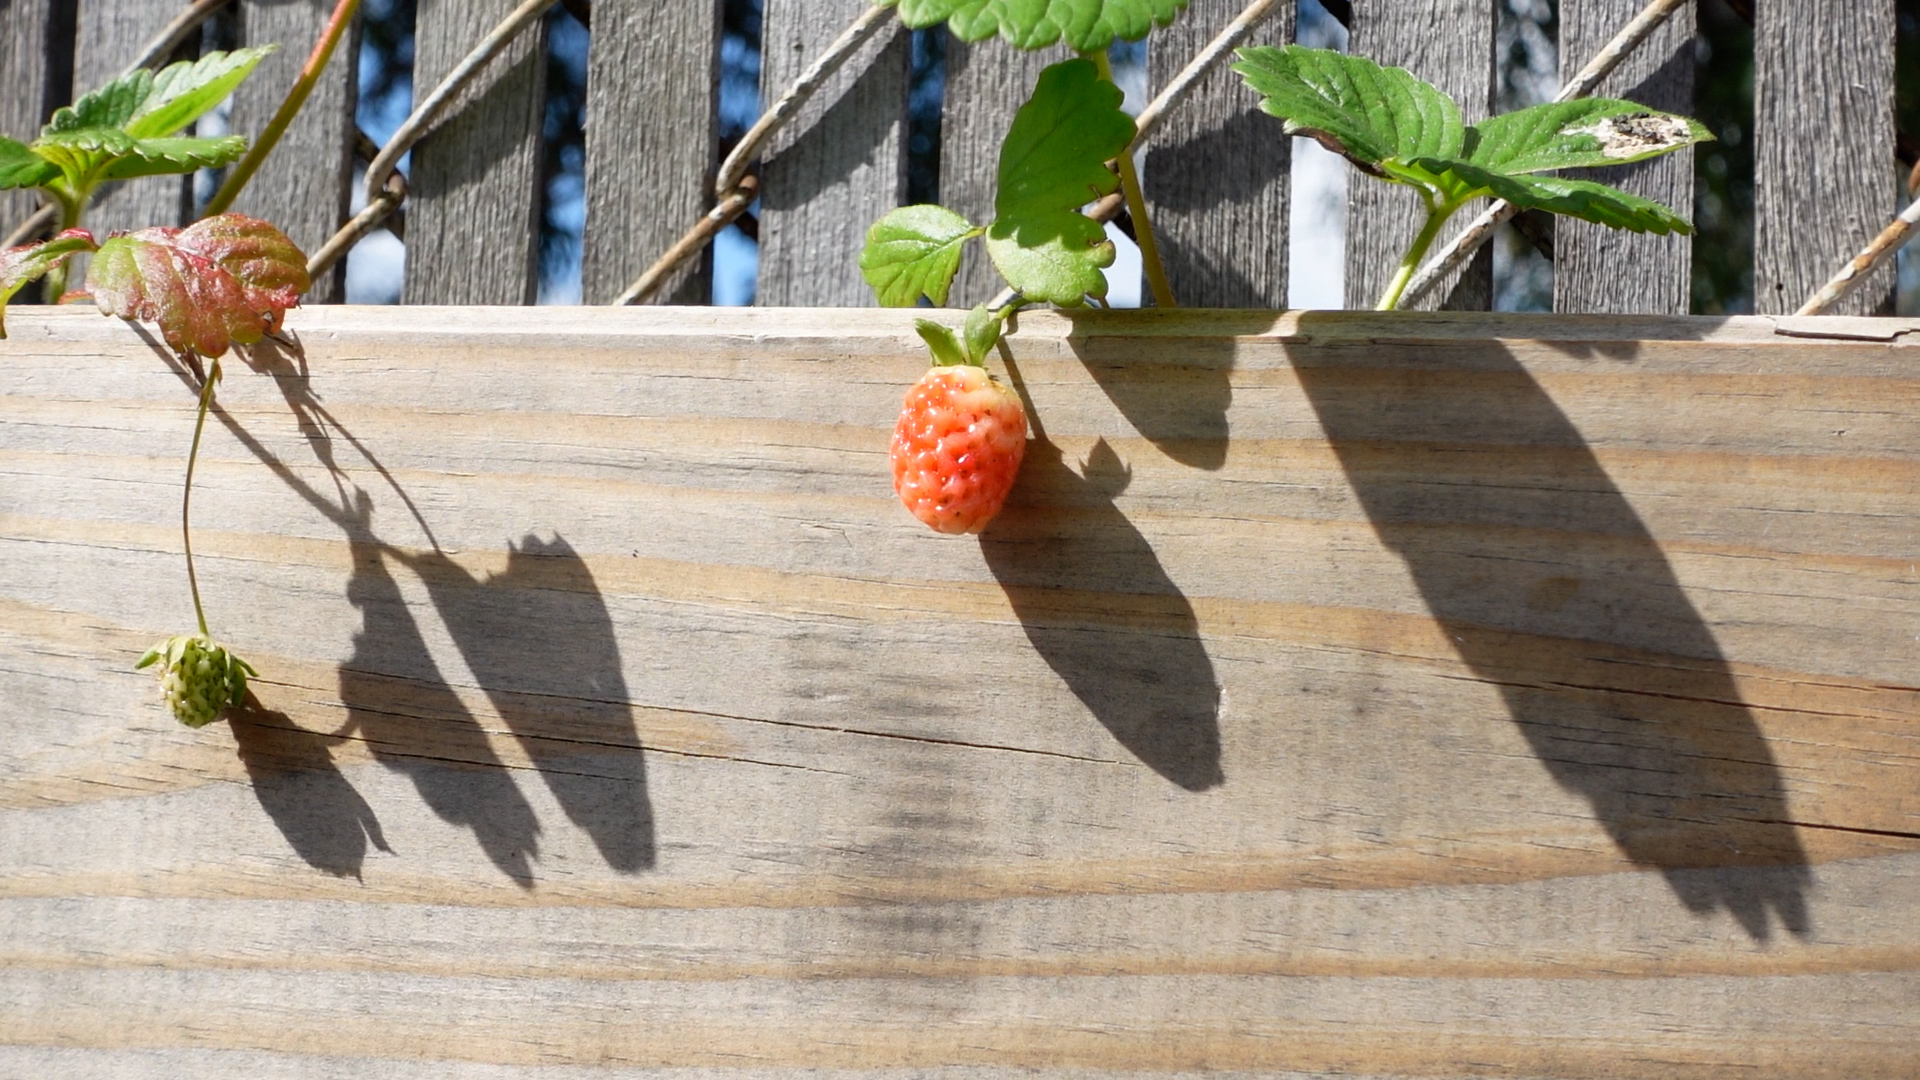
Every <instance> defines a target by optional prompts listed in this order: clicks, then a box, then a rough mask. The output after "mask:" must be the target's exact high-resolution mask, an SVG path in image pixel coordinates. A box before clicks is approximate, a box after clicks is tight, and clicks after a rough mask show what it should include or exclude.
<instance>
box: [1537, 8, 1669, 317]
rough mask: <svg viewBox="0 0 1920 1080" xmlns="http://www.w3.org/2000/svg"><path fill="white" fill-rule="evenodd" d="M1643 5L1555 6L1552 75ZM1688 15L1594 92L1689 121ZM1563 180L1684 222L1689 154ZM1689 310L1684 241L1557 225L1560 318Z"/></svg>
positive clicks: (1576, 65)
mask: <svg viewBox="0 0 1920 1080" xmlns="http://www.w3.org/2000/svg"><path fill="white" fill-rule="evenodd" d="M1645 6H1646V4H1645V3H1644V0H1563V2H1562V3H1561V5H1560V76H1561V78H1562V79H1563V80H1565V79H1571V78H1572V77H1573V76H1574V74H1575V73H1576V72H1578V71H1579V70H1580V69H1581V68H1583V67H1585V66H1586V64H1587V61H1588V60H1591V59H1592V58H1593V55H1594V54H1595V53H1597V52H1599V51H1600V49H1601V48H1602V47H1603V46H1604V45H1606V43H1607V42H1609V41H1611V40H1612V39H1613V36H1614V35H1615V34H1617V33H1619V32H1620V28H1621V27H1623V26H1625V25H1626V24H1627V22H1628V20H1630V19H1632V18H1633V17H1634V16H1635V15H1637V14H1639V13H1640V10H1641V9H1642V8H1644V7H1645ZM1693 44H1694V10H1693V7H1692V5H1687V6H1685V7H1682V8H1681V9H1680V10H1679V11H1676V12H1674V13H1673V15H1672V16H1670V17H1669V18H1668V19H1667V23H1666V25H1665V26H1662V27H1661V28H1660V29H1659V30H1657V31H1655V32H1654V35H1653V36H1652V37H1650V38H1648V39H1647V41H1646V42H1645V43H1644V44H1642V45H1641V46H1640V48H1639V49H1638V50H1637V51H1636V52H1635V53H1634V54H1633V55H1632V56H1629V57H1628V58H1627V59H1626V61H1625V62H1624V63H1622V64H1621V65H1620V67H1619V68H1617V69H1616V70H1615V71H1614V73H1613V74H1612V75H1610V76H1608V77H1607V79H1606V80H1605V81H1604V82H1602V83H1601V84H1600V85H1599V87H1598V88H1597V89H1596V90H1595V95H1596V96H1599V97H1617V98H1626V99H1627V100H1629V101H1637V102H1639V103H1640V104H1642V105H1646V106H1649V107H1651V108H1655V109H1664V110H1666V111H1668V112H1676V113H1680V114H1681V115H1684V116H1691V115H1693V68H1694V58H1693ZM1569 175H1572V176H1576V177H1581V178H1585V179H1589V180H1597V181H1599V182H1600V183H1603V184H1611V185H1613V186H1614V187H1618V188H1621V189H1623V190H1626V191H1630V192H1632V193H1634V194H1635V195H1639V196H1642V197H1644V198H1648V199H1653V200H1654V201H1656V202H1660V203H1663V204H1665V205H1667V206H1670V207H1673V208H1674V209H1675V210H1678V211H1679V212H1680V215H1681V216H1682V217H1685V218H1687V219H1688V220H1692V218H1693V151H1692V150H1690V149H1689V150H1681V151H1679V152H1677V153H1672V154H1668V155H1666V156H1665V157H1659V158H1655V159H1653V160H1652V161H1642V162H1638V163H1636V164H1633V165H1627V166H1622V167H1620V168H1615V169H1591V170H1585V171H1576V172H1574V173H1570V174H1569ZM1692 304H1693V238H1692V237H1690V236H1681V235H1679V234H1674V235H1670V236H1655V235H1653V234H1651V233H1631V232H1627V231H1625V230H1623V229H1608V228H1603V227H1601V226H1598V225H1592V224H1588V223H1587V222H1584V221H1581V220H1579V219H1577V218H1568V217H1563V218H1558V219H1556V220H1555V222H1554V233H1553V307H1554V310H1555V311H1567V312H1619V313H1634V314H1649V315H1685V314H1686V313H1687V312H1688V311H1689V310H1690V309H1691V307H1692Z"/></svg>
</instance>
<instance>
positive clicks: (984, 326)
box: [963, 304, 1007, 365]
mask: <svg viewBox="0 0 1920 1080" xmlns="http://www.w3.org/2000/svg"><path fill="white" fill-rule="evenodd" d="M1006 325H1007V320H1006V317H1005V316H1004V315H998V316H996V315H995V314H993V313H992V312H991V311H988V310H987V305H985V304H975V305H974V306H973V310H972V311H969V312H967V325H966V329H965V330H964V331H963V336H964V337H965V338H966V341H967V359H969V360H971V361H972V362H973V363H975V364H981V365H985V364H986V362H987V354H988V353H990V352H992V351H993V347H994V346H995V345H998V344H999V343H1000V332H1001V331H1002V330H1004V329H1005V328H1006Z"/></svg>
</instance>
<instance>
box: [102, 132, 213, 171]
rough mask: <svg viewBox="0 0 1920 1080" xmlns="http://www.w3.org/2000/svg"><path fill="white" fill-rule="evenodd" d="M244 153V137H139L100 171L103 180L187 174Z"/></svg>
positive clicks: (211, 166)
mask: <svg viewBox="0 0 1920 1080" xmlns="http://www.w3.org/2000/svg"><path fill="white" fill-rule="evenodd" d="M246 152H247V140H245V139H243V138H241V137H240V136H238V135H222V136H220V137H219V138H213V139H196V138H183V137H179V136H176V137H174V138H169V139H140V140H138V141H137V142H135V143H134V144H133V146H132V148H131V149H129V150H128V151H127V153H126V155H125V156H124V157H121V158H118V159H117V160H115V161H114V162H113V163H111V164H109V165H108V166H107V167H106V171H105V172H103V173H102V174H101V178H102V179H105V180H127V179H130V178H132V177H135V176H155V175H160V174H166V173H188V172H192V171H194V170H195V169H209V168H216V167H218V166H221V165H226V164H230V163H232V162H235V161H238V160H240V156H241V155H242V154H245V153H246Z"/></svg>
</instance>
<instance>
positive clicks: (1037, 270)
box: [987, 210, 1114, 307]
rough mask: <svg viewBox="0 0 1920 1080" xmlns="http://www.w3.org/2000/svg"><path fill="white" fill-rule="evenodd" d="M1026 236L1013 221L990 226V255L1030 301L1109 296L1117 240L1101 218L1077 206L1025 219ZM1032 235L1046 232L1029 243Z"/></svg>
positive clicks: (1065, 302)
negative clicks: (1109, 271)
mask: <svg viewBox="0 0 1920 1080" xmlns="http://www.w3.org/2000/svg"><path fill="white" fill-rule="evenodd" d="M1023 221H1024V223H1025V224H1026V225H1027V226H1028V227H1027V229H1026V230H1025V235H1021V234H1020V233H1018V232H1016V229H1015V225H1014V223H1012V222H1006V221H996V222H994V223H993V225H992V227H990V228H989V229H988V230H987V257H988V258H991V259H992V260H993V265H994V268H995V269H997V270H999V271H1000V276H1001V277H1003V278H1006V279H1007V284H1009V285H1011V286H1013V287H1014V289H1015V290H1017V291H1018V292H1020V293H1021V294H1022V295H1023V296H1025V297H1026V298H1027V299H1029V300H1039V301H1045V302H1048V303H1053V304H1059V305H1060V306H1061V307H1074V306H1076V305H1078V304H1080V303H1081V302H1082V301H1083V300H1084V299H1085V298H1086V297H1087V296H1089V295H1091V296H1101V297H1104V296H1106V295H1107V276H1106V275H1105V274H1103V273H1101V272H1100V271H1102V270H1104V269H1106V268H1107V267H1109V266H1112V265H1113V259H1114V248H1113V241H1111V240H1108V239H1107V231H1106V229H1105V228H1103V227H1102V226H1101V225H1100V223H1099V222H1097V221H1094V220H1092V219H1091V218H1088V217H1087V216H1085V215H1084V214H1078V213H1075V212H1074V211H1072V210H1056V211H1054V212H1053V214H1051V215H1048V216H1047V217H1034V218H1027V219H1023ZM1029 236H1044V237H1046V238H1045V239H1042V240H1040V241H1039V242H1038V243H1030V242H1029V240H1028V237H1029Z"/></svg>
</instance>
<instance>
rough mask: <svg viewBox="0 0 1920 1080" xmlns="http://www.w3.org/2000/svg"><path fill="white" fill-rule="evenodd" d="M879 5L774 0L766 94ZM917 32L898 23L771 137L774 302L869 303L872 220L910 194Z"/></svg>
mask: <svg viewBox="0 0 1920 1080" xmlns="http://www.w3.org/2000/svg"><path fill="white" fill-rule="evenodd" d="M868 6H869V5H868V4H867V2H866V0H767V4H766V20H765V22H764V24H763V25H762V28H761V34H760V40H761V43H762V45H761V56H762V59H761V62H760V97H761V100H762V101H763V102H765V103H768V104H771V103H772V102H774V101H776V100H778V99H779V97H780V96H781V95H782V94H784V93H786V90H787V87H788V85H789V84H791V83H792V82H793V80H794V79H795V78H796V77H798V76H799V74H800V73H801V72H802V71H804V70H806V67H807V65H808V64H810V63H812V62H813V59H814V58H815V57H817V56H819V55H820V54H821V53H822V52H825V51H826V48H827V46H828V45H829V44H831V43H832V42H833V41H834V40H835V39H836V38H838V37H839V36H840V34H841V32H842V31H844V30H845V29H846V28H847V26H848V24H849V23H851V22H852V21H853V20H854V19H855V18H856V17H858V16H859V15H860V13H861V12H863V11H865V10H866V9H867V7H868ZM912 46H913V38H912V35H910V34H908V33H907V32H906V31H905V30H904V29H903V28H901V26H900V25H899V23H898V22H897V21H896V22H893V23H890V24H889V25H888V26H887V27H886V28H885V29H883V30H881V31H880V33H879V34H877V35H876V36H875V37H874V39H873V40H872V41H869V42H868V43H867V45H866V47H865V48H863V49H861V50H860V51H859V52H857V53H855V54H854V56H853V57H852V59H850V60H848V61H847V63H846V66H845V67H843V68H841V69H840V71H839V72H838V73H836V74H835V76H834V77H833V78H832V79H831V80H829V81H828V82H827V84H826V85H825V86H824V87H822V88H821V89H820V91H819V92H818V93H817V94H815V95H814V97H813V100H812V101H809V102H808V103H807V106H806V108H804V109H802V110H801V111H800V114H799V115H798V116H796V117H795V118H794V119H793V120H792V121H791V122H790V123H788V125H787V127H786V128H785V130H783V131H782V132H781V133H780V134H779V135H777V136H775V137H774V139H773V140H772V142H771V144H770V145H769V147H768V152H767V155H766V160H765V163H764V164H763V165H762V167H761V170H760V177H761V189H760V191H761V194H760V207H761V209H760V283H759V288H758V291H757V292H756V293H755V302H756V303H759V304H764V305H770V306H779V305H796V306H808V307H867V306H871V305H872V304H873V303H874V302H875V301H874V298H873V290H872V289H870V288H868V287H867V283H866V282H865V281H864V280H862V279H861V277H860V265H859V259H860V248H861V245H862V244H864V243H865V242H866V236H867V228H868V227H869V226H871V225H872V224H873V223H874V222H875V221H877V220H879V218H880V216H881V215H883V214H885V213H886V212H887V211H889V210H891V209H893V208H894V207H896V206H899V205H900V204H901V203H902V202H904V201H905V200H906V194H907V76H908V66H909V63H910V61H911V59H912Z"/></svg>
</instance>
